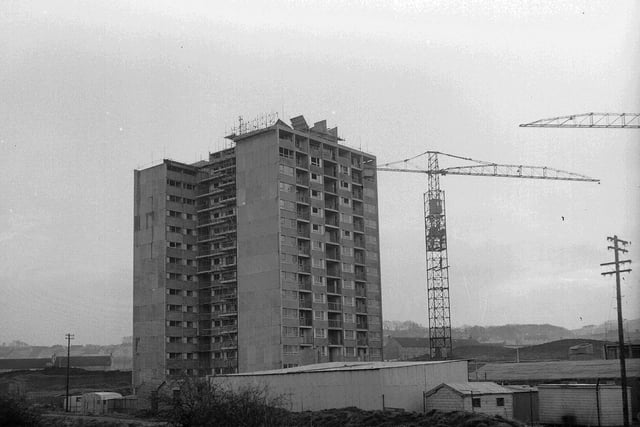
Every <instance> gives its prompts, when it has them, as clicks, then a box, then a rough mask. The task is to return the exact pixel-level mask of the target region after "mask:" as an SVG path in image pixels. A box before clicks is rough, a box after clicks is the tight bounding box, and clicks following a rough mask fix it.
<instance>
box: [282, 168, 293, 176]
mask: <svg viewBox="0 0 640 427" xmlns="http://www.w3.org/2000/svg"><path fill="white" fill-rule="evenodd" d="M280 173H281V174H284V175H288V176H293V168H292V167H291V166H287V165H280Z"/></svg>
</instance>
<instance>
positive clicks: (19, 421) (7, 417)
mask: <svg viewBox="0 0 640 427" xmlns="http://www.w3.org/2000/svg"><path fill="white" fill-rule="evenodd" d="M41 421H42V420H41V418H40V412H39V411H37V410H35V409H33V408H31V407H30V406H29V404H28V403H27V401H26V400H25V399H24V398H23V397H21V396H18V395H7V394H0V426H5V427H14V426H15V427H22V426H25V427H30V426H39V425H40V424H41Z"/></svg>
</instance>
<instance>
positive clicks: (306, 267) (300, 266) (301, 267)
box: [298, 263, 311, 273]
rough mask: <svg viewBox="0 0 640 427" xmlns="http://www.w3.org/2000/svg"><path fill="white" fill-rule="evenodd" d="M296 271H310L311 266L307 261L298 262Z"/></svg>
mask: <svg viewBox="0 0 640 427" xmlns="http://www.w3.org/2000/svg"><path fill="white" fill-rule="evenodd" d="M298 271H299V272H301V273H311V266H310V265H309V264H307V263H305V264H298Z"/></svg>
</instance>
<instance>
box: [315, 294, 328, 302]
mask: <svg viewBox="0 0 640 427" xmlns="http://www.w3.org/2000/svg"><path fill="white" fill-rule="evenodd" d="M326 301H327V300H326V295H325V294H324V293H322V292H314V293H313V302H321V303H325V302H326Z"/></svg>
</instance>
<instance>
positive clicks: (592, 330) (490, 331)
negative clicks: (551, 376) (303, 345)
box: [384, 319, 640, 345]
mask: <svg viewBox="0 0 640 427" xmlns="http://www.w3.org/2000/svg"><path fill="white" fill-rule="evenodd" d="M384 335H385V336H389V335H390V336H394V337H428V336H429V330H428V328H427V327H425V326H423V325H420V324H419V323H416V322H412V321H397V320H396V321H393V320H391V321H385V322H384ZM451 335H452V338H453V339H454V340H458V341H461V340H466V339H469V340H474V341H478V342H480V343H485V344H490V343H493V344H507V345H535V344H542V343H546V342H551V341H557V340H562V339H571V338H584V339H593V340H601V341H617V338H618V336H617V328H616V322H614V321H609V322H606V323H603V324H600V325H590V326H585V327H584V328H581V329H576V330H569V329H567V328H563V327H560V326H554V325H549V324H545V325H531V324H525V325H518V324H514V325H502V326H463V327H460V328H452V330H451ZM624 335H625V339H627V340H634V341H640V319H633V320H627V321H625V334H624Z"/></svg>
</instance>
